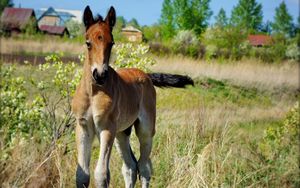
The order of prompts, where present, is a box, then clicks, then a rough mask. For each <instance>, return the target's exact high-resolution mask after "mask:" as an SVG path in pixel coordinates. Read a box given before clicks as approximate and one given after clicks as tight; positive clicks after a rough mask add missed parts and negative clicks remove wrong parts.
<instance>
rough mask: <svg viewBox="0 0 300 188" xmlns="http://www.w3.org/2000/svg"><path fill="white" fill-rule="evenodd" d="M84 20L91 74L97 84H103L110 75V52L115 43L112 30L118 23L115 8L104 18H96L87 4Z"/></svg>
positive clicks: (111, 8)
mask: <svg viewBox="0 0 300 188" xmlns="http://www.w3.org/2000/svg"><path fill="white" fill-rule="evenodd" d="M83 22H84V25H85V28H86V34H85V38H86V46H87V48H88V63H89V65H90V67H91V70H90V71H91V75H92V78H93V81H94V82H95V83H96V84H98V85H102V84H104V82H105V80H106V78H107V76H108V63H109V58H110V52H111V49H112V46H113V44H114V39H113V36H112V30H113V26H114V25H115V23H116V12H115V9H114V8H113V7H110V9H109V12H108V14H107V16H106V18H105V19H104V20H103V18H102V17H101V16H98V18H97V19H94V17H93V13H92V11H91V9H90V7H89V6H87V7H86V8H85V10H84V15H83Z"/></svg>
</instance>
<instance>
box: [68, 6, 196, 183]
mask: <svg viewBox="0 0 300 188" xmlns="http://www.w3.org/2000/svg"><path fill="white" fill-rule="evenodd" d="M83 21H84V24H85V27H86V34H85V37H86V45H87V48H88V52H87V56H86V57H87V58H86V61H85V63H84V72H83V77H82V79H81V81H80V83H79V85H78V87H77V89H76V92H75V95H74V98H73V101H72V110H73V113H74V115H75V117H76V123H77V125H76V145H77V151H78V156H77V157H78V166H77V172H76V185H77V187H88V186H89V181H90V171H89V164H90V158H91V149H92V142H93V140H94V136H95V135H96V136H97V138H98V140H99V141H100V154H99V160H98V163H97V166H96V169H95V173H94V174H95V184H96V187H108V186H109V182H110V173H109V158H110V154H111V149H112V146H113V143H114V140H116V142H115V144H116V146H117V150H118V151H119V153H120V155H121V157H122V159H123V160H124V163H123V166H122V174H123V176H124V180H125V186H126V187H134V185H135V183H136V180H137V175H138V174H139V175H140V180H141V184H142V187H149V183H150V178H151V161H150V153H151V148H152V138H153V136H154V133H155V116H156V92H155V88H154V85H156V86H159V87H185V85H188V84H191V85H193V81H192V79H191V78H189V77H187V76H181V75H172V74H161V73H153V74H146V73H144V72H142V71H141V70H138V69H119V70H118V71H115V70H114V69H113V68H111V67H110V66H109V58H110V54H111V49H112V47H113V44H114V40H113V35H112V30H113V26H114V25H115V22H116V13H115V9H114V8H113V7H111V8H110V10H109V12H108V14H107V16H106V18H105V19H104V20H103V19H102V17H101V16H98V18H97V19H94V17H93V14H92V12H91V10H90V8H89V6H87V7H86V8H85V10H84V16H83ZM132 126H134V128H135V132H136V135H137V137H138V139H139V142H140V158H139V160H138V161H137V160H136V158H135V157H134V155H133V152H132V150H131V147H130V142H129V137H130V133H131V128H132Z"/></svg>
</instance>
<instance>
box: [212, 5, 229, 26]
mask: <svg viewBox="0 0 300 188" xmlns="http://www.w3.org/2000/svg"><path fill="white" fill-rule="evenodd" d="M215 19H216V23H215V26H217V27H220V28H224V27H225V26H226V25H227V24H228V18H227V16H226V12H225V10H224V9H223V8H221V9H220V11H219V13H218V15H217V16H215Z"/></svg>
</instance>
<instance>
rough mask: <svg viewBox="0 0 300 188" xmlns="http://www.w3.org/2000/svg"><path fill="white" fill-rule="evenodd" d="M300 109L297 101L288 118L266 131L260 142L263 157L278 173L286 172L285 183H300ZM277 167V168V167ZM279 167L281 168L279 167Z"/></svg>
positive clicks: (259, 146)
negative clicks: (299, 164) (298, 158)
mask: <svg viewBox="0 0 300 188" xmlns="http://www.w3.org/2000/svg"><path fill="white" fill-rule="evenodd" d="M299 114H300V111H299V103H298V102H297V103H296V104H295V105H294V107H293V108H291V110H290V111H289V112H288V113H287V115H286V118H285V119H284V121H283V122H282V123H280V124H279V125H278V126H276V127H274V126H270V127H268V128H267V129H266V130H265V132H264V137H263V139H262V140H261V142H260V143H259V144H258V148H259V151H260V153H261V156H262V157H263V159H264V160H265V161H266V162H267V163H268V164H269V165H270V166H272V167H273V168H274V171H275V173H276V175H278V176H279V175H282V174H284V176H285V178H286V179H287V180H284V179H283V180H280V181H284V183H288V184H294V185H296V184H298V185H299V184H300V181H299V178H297V175H298V174H299V172H300V171H299V167H298V165H297V164H298V162H299V161H297V158H294V157H293V156H298V157H299V144H300V142H299V134H300V132H299V130H300V122H299V120H300V116H299ZM275 167H277V168H275ZM278 167H279V168H278Z"/></svg>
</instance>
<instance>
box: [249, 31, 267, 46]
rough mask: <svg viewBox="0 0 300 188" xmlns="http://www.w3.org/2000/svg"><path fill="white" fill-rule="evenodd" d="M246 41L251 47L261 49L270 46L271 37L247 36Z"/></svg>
mask: <svg viewBox="0 0 300 188" xmlns="http://www.w3.org/2000/svg"><path fill="white" fill-rule="evenodd" d="M248 41H249V43H250V45H251V46H255V47H262V46H269V45H271V44H272V37H271V36H269V35H262V34H260V35H249V36H248Z"/></svg>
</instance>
